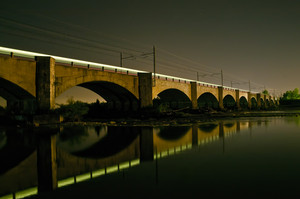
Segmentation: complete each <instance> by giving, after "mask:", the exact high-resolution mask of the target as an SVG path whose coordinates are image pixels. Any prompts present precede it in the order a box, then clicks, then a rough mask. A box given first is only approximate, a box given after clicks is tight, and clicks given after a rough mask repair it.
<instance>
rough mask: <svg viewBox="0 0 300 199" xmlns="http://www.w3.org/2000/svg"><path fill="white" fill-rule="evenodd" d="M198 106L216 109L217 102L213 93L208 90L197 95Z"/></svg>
mask: <svg viewBox="0 0 300 199" xmlns="http://www.w3.org/2000/svg"><path fill="white" fill-rule="evenodd" d="M197 102H198V107H199V108H213V109H218V107H219V102H218V100H217V98H216V97H215V95H213V94H212V93H210V92H205V93H203V94H202V95H200V96H199V98H198V99H197Z"/></svg>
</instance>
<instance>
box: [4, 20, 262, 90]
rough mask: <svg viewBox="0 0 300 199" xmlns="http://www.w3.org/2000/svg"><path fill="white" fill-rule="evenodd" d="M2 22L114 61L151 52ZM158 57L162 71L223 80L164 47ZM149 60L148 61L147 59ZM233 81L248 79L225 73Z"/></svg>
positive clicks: (25, 34)
mask: <svg viewBox="0 0 300 199" xmlns="http://www.w3.org/2000/svg"><path fill="white" fill-rule="evenodd" d="M1 21H2V24H3V22H5V23H4V26H6V27H8V28H9V29H10V30H18V31H19V32H18V33H16V31H11V32H8V30H6V31H4V30H0V31H1V32H6V33H8V34H14V35H15V36H22V37H27V38H30V39H35V40H39V41H43V42H46V43H49V44H59V45H64V46H67V47H70V48H74V49H81V50H88V51H89V52H94V53H101V56H109V57H112V58H114V57H115V58H119V53H120V52H123V53H124V54H127V55H134V56H136V57H138V59H136V60H130V61H131V62H132V63H134V62H140V60H141V59H142V57H141V55H142V54H143V53H145V52H147V50H145V48H144V47H145V46H143V47H141V46H140V48H139V49H143V50H135V49H133V48H128V47H124V46H120V45H109V44H107V43H104V42H102V41H100V40H94V39H86V38H83V37H80V36H75V35H71V34H65V33H62V32H59V31H52V30H49V29H46V28H41V27H38V26H36V25H31V24H27V23H22V22H18V21H15V20H11V19H7V18H3V17H0V23H1ZM60 22H61V23H62V24H68V25H70V26H71V27H77V28H81V29H85V30H86V31H89V30H88V29H86V28H84V27H82V26H77V25H73V24H69V23H64V22H62V21H60ZM20 27H21V28H20ZM22 31H23V32H22ZM93 32H95V31H93ZM96 33H97V32H96ZM32 34H35V36H32ZM37 35H38V36H37ZM49 37H50V38H54V39H47V38H49ZM115 39H116V37H115ZM120 40H122V38H118V40H117V39H116V40H115V41H114V42H116V43H117V42H118V41H120ZM58 41H61V42H62V43H59V42H58ZM126 42H128V43H130V41H128V40H127V41H126ZM136 46H138V45H136ZM149 49H150V48H149ZM148 51H149V50H148ZM108 52H109V53H112V54H109V53H108ZM113 53H115V54H113ZM158 54H159V56H158V57H157V64H158V67H157V69H158V70H159V71H160V70H163V69H173V71H172V72H174V69H175V71H176V70H177V71H182V72H184V74H183V75H185V76H190V77H191V76H192V77H194V78H195V77H196V73H197V72H198V73H200V76H202V77H203V78H208V77H209V78H211V79H217V80H220V77H219V76H218V74H219V73H217V72H216V71H220V69H219V68H216V67H213V66H207V65H204V64H201V63H199V62H196V61H193V60H191V59H188V58H185V57H182V56H178V55H176V54H175V53H172V52H170V51H168V50H165V49H161V48H158ZM145 60H147V58H146V59H145ZM143 64H144V65H143V67H147V68H148V67H149V66H150V65H152V63H151V61H150V60H147V61H145V62H144V63H143ZM150 71H151V70H150ZM195 79H196V78H195ZM229 79H232V80H234V81H236V82H240V84H243V83H244V82H245V81H244V80H239V79H238V78H236V77H234V78H232V77H231V74H227V73H225V74H224V82H230V80H229ZM251 84H252V85H253V88H255V86H254V85H256V83H255V82H252V81H251ZM257 85H261V84H257ZM256 87H258V86H256Z"/></svg>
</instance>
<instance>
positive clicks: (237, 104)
mask: <svg viewBox="0 0 300 199" xmlns="http://www.w3.org/2000/svg"><path fill="white" fill-rule="evenodd" d="M235 101H236V107H237V109H238V110H240V109H241V105H240V90H235Z"/></svg>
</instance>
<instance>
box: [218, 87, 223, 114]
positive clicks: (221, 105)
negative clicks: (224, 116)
mask: <svg viewBox="0 0 300 199" xmlns="http://www.w3.org/2000/svg"><path fill="white" fill-rule="evenodd" d="M223 89H224V88H223V86H219V87H218V94H219V109H221V110H223V109H224V104H223Z"/></svg>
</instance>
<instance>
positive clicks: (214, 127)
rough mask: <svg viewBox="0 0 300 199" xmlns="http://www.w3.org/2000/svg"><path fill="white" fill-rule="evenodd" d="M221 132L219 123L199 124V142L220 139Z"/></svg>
mask: <svg viewBox="0 0 300 199" xmlns="http://www.w3.org/2000/svg"><path fill="white" fill-rule="evenodd" d="M219 132H220V128H219V124H218V123H213V122H212V123H205V124H201V125H199V128H198V143H206V142H209V141H211V140H215V139H218V137H219Z"/></svg>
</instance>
